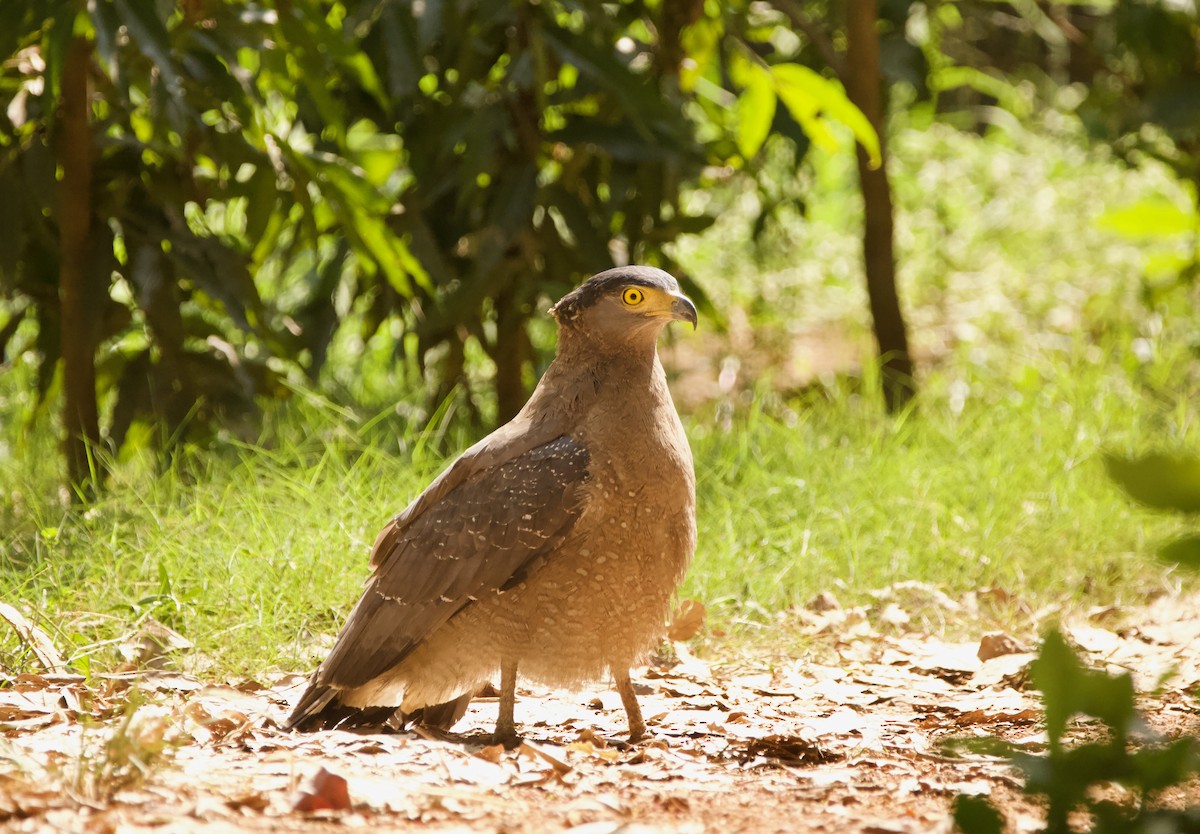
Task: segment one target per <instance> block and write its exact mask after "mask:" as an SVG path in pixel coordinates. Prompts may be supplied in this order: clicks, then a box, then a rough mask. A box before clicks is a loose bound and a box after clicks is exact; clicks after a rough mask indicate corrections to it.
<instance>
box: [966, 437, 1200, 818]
mask: <svg viewBox="0 0 1200 834" xmlns="http://www.w3.org/2000/svg"><path fill="white" fill-rule="evenodd" d="M1104 463H1105V467H1106V469H1107V470H1108V474H1109V477H1111V478H1112V479H1113V480H1114V481H1116V482H1117V483H1118V484H1120V486H1121V487H1122V488H1123V489H1124V490H1125V491H1126V492H1127V493H1128V494H1129V495H1130V496H1131V497H1133V498H1134V499H1135V500H1136V501H1138V502H1139V503H1142V504H1144V505H1146V506H1147V507H1151V508H1153V509H1157V510H1167V511H1173V512H1182V513H1186V514H1188V515H1194V514H1196V513H1200V459H1197V458H1190V457H1181V456H1173V455H1167V454H1161V453H1155V454H1149V455H1143V456H1140V457H1122V456H1118V455H1111V454H1110V455H1107V456H1106V457H1105V460H1104ZM1159 557H1160V558H1162V559H1163V560H1165V561H1167V562H1169V563H1172V564H1178V565H1181V566H1183V567H1186V568H1190V569H1193V570H1200V535H1188V536H1184V537H1182V538H1179V539H1176V540H1174V541H1172V542H1170V543H1169V544H1167V545H1166V546H1164V547H1163V548H1161V549H1160V550H1159ZM1030 672H1031V674H1032V678H1033V684H1034V686H1036V687H1037V688H1038V690H1039V691H1041V692H1042V695H1043V703H1044V705H1045V711H1046V733H1047V735H1048V736H1049V739H1050V745H1049V750H1048V752H1047V754H1046V755H1035V754H1031V753H1027V752H1024V751H1022V750H1020V749H1019V748H1017V747H1016V746H1014V745H1010V744H1008V743H1006V742H1003V741H1001V740H1000V739H996V738H984V739H971V740H961V741H957V742H955V745H956V746H959V747H962V748H964V749H968V750H977V751H980V752H988V753H990V754H999V755H1003V756H1006V757H1008V758H1009V760H1010V761H1011V762H1012V764H1013V765H1014V766H1015V767H1017V768H1018V769H1020V770H1021V771H1022V772H1023V773H1024V774H1025V785H1024V791H1025V792H1026V793H1028V794H1031V795H1034V796H1039V797H1043V798H1044V799H1045V802H1046V806H1045V807H1046V826H1045V828H1043V829H1042V830H1043V831H1046V832H1050V833H1051V834H1059V832H1069V831H1074V830H1077V829H1076V828H1075V827H1073V826H1072V825H1071V822H1070V820H1071V817H1072V815H1073V814H1075V813H1076V812H1077V811H1079V810H1083V811H1085V812H1087V814H1088V815H1089V817H1090V820H1091V828H1090V830H1091V831H1094V832H1103V833H1105V834H1118V833H1120V834H1126V833H1127V832H1154V833H1155V834H1158V832H1162V834H1173V832H1181V833H1183V832H1200V808H1195V807H1194V808H1188V809H1182V810H1178V809H1167V808H1157V807H1155V806H1154V802H1153V801H1154V799H1155V797H1156V795H1157V794H1158V793H1160V792H1161V791H1163V790H1165V789H1167V788H1170V787H1172V786H1175V785H1179V784H1181V783H1183V782H1185V781H1186V780H1187V779H1189V778H1190V777H1191V776H1193V775H1194V774H1196V773H1198V772H1200V739H1197V738H1194V737H1192V736H1190V735H1184V736H1182V737H1180V738H1177V739H1175V740H1174V741H1171V742H1164V741H1163V740H1161V739H1157V738H1154V737H1153V735H1152V734H1151V733H1150V732H1149V730H1148V729H1147V728H1146V726H1145V725H1144V723H1143V721H1142V718H1141V716H1140V715H1139V714H1138V711H1137V707H1136V704H1135V693H1134V688H1133V678H1132V677H1131V676H1130V675H1129V673H1128V672H1126V673H1122V674H1120V675H1116V676H1111V675H1108V674H1106V673H1104V672H1101V671H1097V670H1093V669H1087V668H1085V667H1084V666H1083V664H1082V663H1081V662H1080V660H1079V657H1078V656H1077V655H1076V654H1075V651H1074V649H1073V648H1072V647H1071V645H1070V644H1069V643H1068V642H1067V640H1066V639H1065V638H1064V637H1063V635H1062V634H1061V633H1060V632H1058V631H1051V632H1050V633H1049V634H1048V635H1047V636H1046V638H1045V640H1044V641H1043V642H1042V647H1041V649H1040V650H1039V652H1038V657H1037V659H1036V660H1035V661H1034V663H1033V665H1032V667H1031V669H1030ZM1080 714H1082V715H1084V716H1088V717H1091V718H1097V719H1099V720H1100V722H1101V724H1102V725H1103V726H1104V729H1105V738H1103V739H1101V740H1099V741H1093V742H1088V743H1085V744H1079V745H1074V746H1068V745H1066V744H1065V743H1064V736H1065V734H1066V731H1067V726H1068V723H1069V722H1070V721H1071V720H1072V719H1073V718H1074V717H1075V716H1076V715H1080ZM1111 783H1116V784H1119V785H1121V786H1123V787H1125V788H1127V789H1129V790H1130V791H1132V792H1133V794H1134V801H1132V802H1113V801H1111V800H1109V799H1107V798H1102V797H1103V794H1102V793H1101V792H1100V791H1099V790H1098V789H1100V788H1103V787H1104V786H1105V785H1108V784H1111ZM954 819H955V823H956V824H957V826H958V828H959V829H960V830H961V831H963V832H965V834H999V832H1000V831H1002V830H1003V821H1002V819H1001V817H1000V815H999V813H998V812H997V811H996V809H995V808H994V807H993V806H992V805H991V803H990V802H989V801H988V800H987V799H984V798H982V797H970V796H959V797H958V798H957V799H956V801H955V805H954Z"/></svg>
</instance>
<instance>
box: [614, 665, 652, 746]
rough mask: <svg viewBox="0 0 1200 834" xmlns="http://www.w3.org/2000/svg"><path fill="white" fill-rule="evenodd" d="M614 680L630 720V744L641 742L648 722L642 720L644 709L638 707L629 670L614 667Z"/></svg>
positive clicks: (622, 667)
mask: <svg viewBox="0 0 1200 834" xmlns="http://www.w3.org/2000/svg"><path fill="white" fill-rule="evenodd" d="M611 668H612V673H613V678H614V680H615V681H616V683H617V692H618V693H620V695H621V703H622V704H623V705H624V707H625V716H626V717H627V718H628V719H629V741H630V743H634V742H638V741H641V740H642V739H643V738H645V737H646V722H645V721H644V720H642V708H641V707H639V706H638V700H637V694H636V693H634V691H633V682H632V681H630V680H629V670H628V669H626V668H625V667H624V666H621V667H617V666H613V667H611Z"/></svg>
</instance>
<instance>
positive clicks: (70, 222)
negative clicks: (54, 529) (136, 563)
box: [58, 37, 100, 496]
mask: <svg viewBox="0 0 1200 834" xmlns="http://www.w3.org/2000/svg"><path fill="white" fill-rule="evenodd" d="M91 53H92V45H91V42H90V41H88V40H87V39H85V38H78V37H77V38H75V39H74V40H73V41H72V42H71V45H70V47H69V48H68V50H67V54H66V58H65V60H64V64H63V74H62V101H61V105H60V111H59V136H58V160H59V164H60V165H61V166H62V180H61V181H60V182H59V184H58V221H59V274H58V293H59V305H60V309H61V316H62V334H61V340H62V341H61V351H62V358H63V383H64V389H65V397H64V405H63V417H62V419H63V430H64V432H65V433H66V437H65V441H64V451H65V453H66V459H67V478H68V481H69V483H70V486H71V487H73V488H74V489H73V490H72V494H74V495H77V496H86V495H87V494H89V493H90V492H92V491H93V490H94V488H95V485H96V484H95V477H94V474H95V473H94V471H93V465H92V464H93V461H92V460H91V455H90V449H92V448H95V446H96V445H97V444H98V443H99V440H100V418H99V410H98V408H97V406H96V361H95V360H96V352H95V345H94V343H93V342H94V337H93V333H94V330H95V328H94V327H93V326H92V321H91V318H90V316H91V315H94V314H95V313H96V311H95V310H92V311H89V310H88V309H87V298H88V292H87V286H86V285H87V280H88V269H87V266H88V257H87V253H88V228H89V226H90V225H91V221H92V193H91V192H92V137H91V128H90V125H89V118H88V108H89V103H88V94H89V90H88V69H89V65H90V63H91Z"/></svg>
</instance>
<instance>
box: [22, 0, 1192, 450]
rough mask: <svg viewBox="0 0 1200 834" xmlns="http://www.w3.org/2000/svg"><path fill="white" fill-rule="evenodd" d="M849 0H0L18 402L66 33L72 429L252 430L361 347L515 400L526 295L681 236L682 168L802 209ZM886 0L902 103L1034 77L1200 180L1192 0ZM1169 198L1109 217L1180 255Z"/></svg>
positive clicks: (44, 360) (51, 398)
mask: <svg viewBox="0 0 1200 834" xmlns="http://www.w3.org/2000/svg"><path fill="white" fill-rule="evenodd" d="M845 13H846V8H845V4H844V3H841V2H835V0H819V1H814V2H799V0H771V2H767V3H751V2H749V0H737V1H736V2H730V3H714V2H704V1H703V0H624V2H613V3H607V4H601V5H595V6H593V5H585V4H579V3H576V2H569V0H552V1H551V2H542V3H524V2H517V0H428V1H427V2H424V3H417V4H412V3H407V2H400V1H399V0H291V2H284V0H266V2H258V1H256V0H184V2H179V3H171V2H166V1H165V0H157V2H144V3H142V2H132V0H93V2H90V3H87V4H84V3H81V2H67V0H35V2H26V3H5V4H2V6H0V56H3V59H4V60H3V64H2V66H0V104H3V107H0V189H3V193H4V194H5V195H6V199H5V200H4V201H3V202H2V203H0V236H3V238H2V240H3V245H2V246H0V356H2V357H3V358H4V359H5V360H9V359H11V358H12V357H15V356H20V355H25V354H34V355H36V356H37V357H38V358H39V368H40V373H39V375H38V379H37V383H36V393H37V397H36V405H35V406H33V407H31V408H29V409H27V410H26V413H24V414H23V415H21V416H22V417H23V418H24V419H25V420H26V421H32V420H33V419H37V418H40V417H42V416H44V412H45V410H46V409H47V407H48V405H49V404H51V403H53V402H56V400H57V398H58V396H59V394H60V391H61V388H62V382H61V378H62V375H61V373H60V368H61V362H60V361H59V360H60V354H61V349H62V339H63V333H62V320H63V316H62V308H61V302H60V292H59V291H60V289H61V288H60V287H59V285H58V281H59V271H60V266H61V263H62V260H63V254H64V253H63V252H62V251H61V236H60V233H59V231H60V229H59V221H60V219H61V217H62V206H61V205H60V204H59V201H60V200H61V199H63V197H62V195H61V194H60V191H61V188H60V186H61V183H60V173H61V171H62V168H63V165H62V162H63V158H64V154H65V153H66V151H67V150H68V148H65V147H64V132H63V130H62V124H61V116H60V114H59V112H58V105H59V102H60V97H59V93H60V91H61V88H62V80H63V74H64V62H65V60H66V55H67V53H68V52H69V47H70V46H71V45H72V44H73V43H75V42H77V41H82V42H83V43H84V44H85V45H86V46H87V48H88V50H89V54H90V64H89V80H90V83H91V86H92V95H91V98H90V111H89V116H90V122H89V126H90V129H91V136H90V149H89V150H90V153H91V158H92V160H93V166H94V170H93V171H92V183H91V189H90V194H89V195H88V197H87V202H88V203H89V205H88V213H89V216H90V217H91V223H90V234H89V239H88V242H87V249H88V251H87V253H86V258H85V259H84V260H85V261H86V263H87V265H88V276H87V295H88V298H87V299H86V303H87V305H88V310H89V312H90V321H91V328H90V332H86V333H79V334H70V333H68V334H66V338H68V339H82V340H86V342H87V347H88V348H89V350H90V351H91V352H92V353H94V355H95V363H96V387H97V388H98V390H99V392H100V404H101V408H100V414H101V422H102V423H103V425H102V431H100V432H98V434H100V435H102V436H103V437H104V438H105V441H106V443H107V444H108V447H109V449H110V450H111V451H112V452H114V453H116V452H120V451H122V450H123V449H128V448H129V447H130V446H131V445H136V443H132V444H131V443H130V441H136V442H142V441H150V442H153V443H157V444H159V445H162V446H167V447H170V446H173V445H174V444H177V443H178V442H180V441H181V440H184V439H201V438H203V437H205V436H206V435H208V434H209V433H210V432H211V431H212V430H213V428H214V427H217V426H222V425H224V426H229V427H233V428H234V429H237V428H239V427H241V428H242V429H243V433H244V434H253V433H254V428H253V427H254V426H255V425H256V422H257V418H256V417H255V416H254V415H255V413H256V409H257V407H258V405H259V404H260V403H261V401H262V400H263V399H264V398H273V397H284V396H287V395H288V394H289V392H290V391H293V390H295V388H296V386H297V385H301V386H308V385H311V384H312V383H314V382H317V383H319V384H320V385H322V386H324V387H325V388H326V390H328V389H329V388H331V387H332V388H334V389H337V388H338V387H340V386H345V385H351V384H353V382H354V380H353V378H354V375H355V374H354V372H355V370H356V368H357V366H358V363H360V362H362V361H364V357H366V356H367V355H372V356H376V357H377V356H380V355H383V356H387V357H389V358H390V359H391V360H392V362H393V363H394V366H395V374H396V375H397V376H398V377H399V378H400V379H401V381H402V382H403V384H404V386H405V387H406V388H408V389H409V390H420V391H422V392H423V393H424V400H425V403H426V405H425V408H424V409H423V414H424V416H429V415H439V414H445V413H448V412H449V409H450V407H451V406H455V407H457V406H462V408H461V410H457V412H456V413H464V412H465V413H466V414H468V415H470V416H471V417H472V419H473V421H474V422H475V424H476V425H477V426H481V425H484V424H487V423H491V422H494V421H495V420H497V419H503V418H505V417H507V416H510V415H511V414H512V413H513V412H514V411H515V410H516V409H517V408H518V407H519V405H520V404H521V403H522V402H523V400H524V396H525V393H526V392H527V390H528V388H529V387H530V386H531V384H532V382H533V380H534V378H535V376H536V372H537V370H538V368H539V367H540V365H541V364H542V363H543V362H544V361H545V356H544V353H545V351H546V349H547V345H548V341H549V339H548V331H547V330H546V329H545V328H544V326H543V325H540V324H537V323H535V322H534V321H533V317H534V314H535V312H536V311H537V310H538V309H539V308H540V307H542V306H544V304H545V301H546V300H547V299H548V298H553V297H556V296H558V295H560V294H561V293H562V292H563V291H565V290H566V289H567V288H568V287H569V286H570V285H572V284H574V283H575V282H577V281H578V280H579V279H580V278H582V277H584V276H586V275H587V274H590V273H592V272H595V271H597V270H599V269H602V268H604V267H607V266H609V265H612V264H614V263H619V262H625V261H640V262H647V263H653V264H658V265H661V266H664V267H666V268H668V269H673V268H675V264H674V263H673V261H672V257H671V253H672V252H673V251H674V250H673V249H671V248H670V246H669V244H671V243H673V242H675V241H678V240H680V239H682V238H685V237H686V236H688V235H690V234H694V233H696V232H700V231H702V230H704V229H705V228H707V227H708V226H709V225H710V224H712V223H713V222H714V220H716V219H717V218H718V217H719V216H720V215H721V214H722V212H723V210H724V209H725V207H726V204H725V203H724V202H723V201H722V200H721V199H712V200H691V199H683V198H684V197H685V196H686V195H688V194H696V193H707V192H713V191H717V190H720V189H721V187H722V186H723V185H725V184H729V183H739V184H740V183H744V182H747V181H749V182H751V183H753V186H752V187H753V188H754V189H755V190H756V192H757V195H756V196H757V197H758V201H757V205H758V208H759V210H758V211H757V214H756V217H755V220H754V223H753V225H752V228H751V230H750V231H751V234H752V236H753V237H754V238H756V239H758V238H760V237H761V238H763V239H764V240H773V239H777V238H778V235H776V236H775V237H774V238H772V237H771V235H770V234H768V233H767V230H768V224H769V222H770V221H771V220H772V219H775V220H779V221H781V222H794V221H797V220H799V219H801V218H802V217H804V216H806V215H807V214H808V210H809V207H808V206H806V205H805V203H804V200H805V195H804V194H803V193H797V190H796V189H795V188H791V187H787V178H788V177H789V176H790V172H784V174H783V175H782V176H781V174H780V170H779V168H778V166H776V167H775V168H771V167H770V166H769V165H767V161H768V160H770V159H772V158H774V159H778V158H779V156H780V153H779V149H780V148H787V152H788V154H789V159H790V163H789V164H790V166H791V168H792V169H793V170H794V168H795V167H796V166H797V165H798V164H799V163H800V161H801V160H802V159H803V158H804V156H805V154H806V152H807V151H808V149H809V148H810V146H812V147H817V148H819V149H821V150H822V151H823V152H825V151H828V150H830V149H834V148H842V149H844V147H845V142H844V140H840V139H839V135H841V136H846V135H850V136H853V137H854V139H855V140H856V141H857V142H859V143H861V144H862V146H863V147H864V148H865V149H866V151H867V152H868V154H870V155H871V156H872V157H873V158H875V159H878V157H879V141H878V137H877V136H875V134H874V132H873V131H872V130H871V128H870V126H869V124H868V123H867V122H866V120H865V119H864V118H863V117H862V114H861V113H859V112H858V110H857V109H856V108H855V107H854V106H853V105H852V104H851V103H850V102H849V100H848V99H847V98H846V96H845V94H844V92H843V90H842V87H841V85H840V84H839V83H838V82H836V81H834V80H832V79H831V76H832V75H834V74H840V73H844V72H845V71H846V67H845V66H844V64H845V20H844V16H845ZM879 15H880V21H879V26H878V33H879V43H880V50H881V57H882V65H883V71H884V73H885V75H886V76H887V80H888V81H889V82H890V84H891V85H892V88H893V90H894V91H896V95H895V96H894V100H895V101H897V102H899V103H900V104H902V105H904V106H906V107H907V108H908V109H909V111H910V117H911V118H912V121H913V122H914V123H916V124H920V123H922V122H921V119H922V118H925V119H926V121H925V122H924V123H925V124H928V119H932V118H935V117H936V118H939V119H943V120H945V121H949V122H951V123H955V124H958V125H959V126H962V127H967V128H971V129H975V128H977V127H979V125H980V124H981V123H983V122H986V121H1002V120H1003V119H1004V118H1010V117H1009V116H1006V115H1005V114H1004V113H1003V112H1002V111H1005V110H1006V111H1008V113H1010V114H1014V115H1016V116H1018V117H1023V116H1025V115H1027V114H1029V113H1030V112H1031V109H1032V108H1033V107H1034V106H1035V105H1038V104H1040V105H1045V106H1049V107H1052V108H1057V109H1058V110H1060V111H1070V112H1073V113H1075V114H1078V116H1079V117H1080V118H1081V119H1082V121H1083V122H1084V123H1085V124H1086V125H1087V126H1088V128H1089V130H1090V131H1091V134H1092V136H1093V137H1095V138H1098V139H1102V140H1104V141H1106V142H1110V143H1112V146H1113V147H1114V148H1116V149H1117V151H1118V152H1119V153H1121V154H1122V155H1124V157H1125V158H1127V159H1128V160H1130V161H1132V162H1136V161H1138V160H1140V159H1144V158H1146V157H1147V156H1152V157H1154V158H1157V159H1161V160H1163V161H1165V162H1166V163H1168V164H1170V165H1171V166H1172V167H1173V169H1174V170H1175V171H1176V172H1177V173H1178V174H1179V175H1180V176H1182V177H1184V178H1185V179H1189V180H1191V181H1192V182H1196V181H1198V180H1200V167H1198V166H1200V163H1198V162H1197V160H1198V159H1200V144H1198V143H1200V134H1198V132H1197V131H1200V118H1197V115H1196V114H1197V112H1200V104H1198V103H1197V102H1198V101H1200V93H1198V92H1197V91H1198V90H1200V84H1197V83H1195V81H1196V80H1197V79H1196V77H1195V76H1196V75H1197V72H1200V71H1198V70H1197V66H1198V65H1200V64H1198V62H1197V55H1196V50H1197V42H1198V41H1197V38H1196V33H1197V19H1196V13H1195V9H1194V8H1193V7H1190V6H1188V5H1186V4H1175V3H1170V2H1167V0H1134V2H1129V3H1105V2H1096V3H1091V4H1082V3H1074V2H1071V3H1065V2H1053V3H1049V4H1038V3H1032V2H1014V3H996V2H992V1H991V0H939V1H938V2H913V0H885V1H884V2H881V3H880V4H879ZM922 114H924V115H922ZM839 126H840V127H839ZM739 187H740V185H739ZM1190 196H1191V200H1192V203H1193V205H1192V206H1191V207H1188V208H1181V207H1178V206H1172V207H1170V208H1169V209H1166V211H1167V213H1170V212H1171V211H1174V212H1175V214H1172V215H1171V217H1166V216H1165V215H1164V214H1163V212H1162V211H1159V212H1158V214H1157V215H1156V214H1155V213H1154V211H1153V210H1152V208H1147V207H1145V206H1132V207H1131V208H1130V210H1129V212H1128V213H1127V214H1126V215H1124V216H1117V215H1114V216H1112V217H1111V218H1110V219H1109V222H1111V223H1113V224H1116V227H1120V229H1124V230H1131V231H1130V233H1131V234H1141V233H1142V232H1139V231H1137V229H1138V228H1143V231H1144V230H1145V228H1146V227H1148V225H1149V224H1150V219H1149V218H1152V217H1156V216H1157V217H1159V219H1160V220H1162V223H1159V224H1158V225H1159V226H1160V227H1161V228H1159V230H1158V232H1157V233H1158V234H1163V235H1168V234H1169V235H1172V236H1173V237H1172V238H1171V241H1172V243H1171V246H1169V247H1167V248H1168V249H1169V251H1167V252H1165V253H1164V255H1163V257H1162V258H1160V259H1158V260H1157V261H1156V262H1155V264H1154V265H1153V266H1154V268H1155V269H1157V270H1158V272H1159V273H1162V272H1164V271H1166V272H1169V273H1170V276H1172V280H1174V278H1176V277H1177V278H1179V279H1180V280H1181V281H1182V280H1183V279H1184V278H1188V277H1189V276H1193V275H1194V274H1195V272H1196V268H1195V264H1196V252H1197V246H1196V245H1195V242H1196V240H1197V231H1196V229H1197V226H1196V222H1195V218H1196V217H1197V216H1200V215H1197V213H1196V211H1195V189H1193V191H1192V194H1191V195H1190ZM934 197H936V195H934ZM932 198H933V197H931V199H932ZM938 199H940V198H938ZM1176 214H1178V215H1179V216H1176ZM1156 222H1157V221H1156ZM1164 224H1165V226H1164ZM1189 224H1190V225H1189ZM1164 228H1165V229H1168V230H1171V231H1164ZM1184 238H1186V239H1187V241H1188V242H1189V244H1190V248H1189V247H1188V246H1187V245H1183V246H1182V247H1181V246H1179V245H1176V244H1177V243H1178V241H1179V240H1183V239H1184ZM1172 258H1173V259H1174V260H1172ZM1150 270H1151V265H1148V266H1147V271H1148V274H1149V272H1150ZM682 277H684V278H685V280H686V279H687V276H686V275H685V276H682ZM691 289H692V290H693V291H697V290H698V289H699V288H697V287H696V286H695V285H694V283H693V284H692V286H691ZM709 312H710V313H713V312H715V311H714V310H711V309H710V310H709ZM918 341H919V338H918ZM331 351H335V353H336V355H337V357H338V359H339V367H337V368H333V369H330V368H329V363H328V360H329V357H330V356H331ZM333 393H334V394H335V396H336V395H339V394H341V393H343V392H341V391H337V390H335V391H334V392H333ZM337 398H338V399H343V400H344V399H348V398H346V397H342V396H337ZM439 409H441V410H439Z"/></svg>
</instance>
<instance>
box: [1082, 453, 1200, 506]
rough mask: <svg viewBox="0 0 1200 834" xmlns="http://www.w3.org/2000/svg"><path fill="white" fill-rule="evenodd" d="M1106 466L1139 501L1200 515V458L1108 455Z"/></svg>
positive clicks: (1158, 454)
mask: <svg viewBox="0 0 1200 834" xmlns="http://www.w3.org/2000/svg"><path fill="white" fill-rule="evenodd" d="M1104 466H1105V468H1106V469H1107V470H1108V475H1109V477H1110V478H1112V479H1113V480H1114V481H1116V482H1117V483H1118V484H1119V485H1120V486H1121V488H1122V489H1124V490H1125V491H1126V492H1127V493H1129V495H1130V496H1131V497H1132V498H1133V499H1134V500H1135V501H1139V502H1141V503H1142V504H1145V505H1146V506H1148V507H1153V508H1155V509H1158V510H1176V511H1178V512H1183V513H1200V458H1192V457H1182V456H1175V455H1167V454H1161V453H1156V454H1149V455H1144V456H1142V457H1139V458H1126V457H1120V456H1118V455H1105V457H1104Z"/></svg>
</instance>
